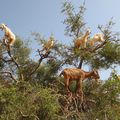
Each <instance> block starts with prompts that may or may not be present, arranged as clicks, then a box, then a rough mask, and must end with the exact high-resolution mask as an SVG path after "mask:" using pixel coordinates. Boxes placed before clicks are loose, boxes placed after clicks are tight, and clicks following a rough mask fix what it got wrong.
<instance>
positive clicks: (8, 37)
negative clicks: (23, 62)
mask: <svg viewBox="0 0 120 120" xmlns="http://www.w3.org/2000/svg"><path fill="white" fill-rule="evenodd" d="M0 29H1V30H4V32H5V34H4V37H3V44H5V45H6V47H7V50H8V51H10V48H11V46H12V45H13V44H14V42H15V35H14V33H13V32H12V31H11V29H10V28H8V27H7V25H5V24H1V25H0Z"/></svg>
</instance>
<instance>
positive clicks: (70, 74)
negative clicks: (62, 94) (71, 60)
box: [60, 68, 100, 96]
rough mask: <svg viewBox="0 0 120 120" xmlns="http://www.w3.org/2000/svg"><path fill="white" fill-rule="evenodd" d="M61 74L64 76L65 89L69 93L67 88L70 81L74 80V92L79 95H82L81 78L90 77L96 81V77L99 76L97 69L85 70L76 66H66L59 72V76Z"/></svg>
mask: <svg viewBox="0 0 120 120" xmlns="http://www.w3.org/2000/svg"><path fill="white" fill-rule="evenodd" d="M61 75H63V76H64V80H65V89H66V90H67V92H68V94H71V92H70V88H69V86H70V83H71V81H76V82H77V88H76V93H77V94H79V95H81V96H82V95H83V91H82V81H83V80H85V79H86V78H90V77H91V78H93V79H96V81H97V82H98V79H99V78H100V77H99V74H98V71H97V70H93V71H91V72H86V71H84V70H82V69H78V68H66V69H64V70H63V71H62V72H61V73H60V76H61Z"/></svg>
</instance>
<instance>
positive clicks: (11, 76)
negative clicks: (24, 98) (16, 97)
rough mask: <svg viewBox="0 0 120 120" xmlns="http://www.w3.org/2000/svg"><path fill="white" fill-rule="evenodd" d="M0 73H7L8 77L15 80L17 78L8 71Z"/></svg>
mask: <svg viewBox="0 0 120 120" xmlns="http://www.w3.org/2000/svg"><path fill="white" fill-rule="evenodd" d="M0 73H2V74H9V75H10V78H12V79H13V80H14V81H16V82H17V80H16V79H15V77H14V76H13V74H12V73H11V72H10V71H5V72H0Z"/></svg>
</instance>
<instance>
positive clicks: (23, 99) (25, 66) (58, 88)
mask: <svg viewBox="0 0 120 120" xmlns="http://www.w3.org/2000/svg"><path fill="white" fill-rule="evenodd" d="M85 10H86V8H85V3H83V5H81V6H80V7H79V9H78V11H77V10H76V9H75V8H74V6H73V5H72V2H67V1H66V2H64V3H63V6H62V13H63V14H64V15H65V19H64V20H63V24H65V34H66V37H67V36H68V37H71V39H72V40H73V41H72V43H71V45H65V44H63V43H60V42H59V41H58V40H56V39H55V43H54V47H53V48H52V49H51V50H50V51H49V52H47V53H46V52H45V51H41V50H42V48H43V44H45V43H47V40H48V39H45V38H43V37H42V36H41V35H40V34H39V33H33V40H36V41H37V43H38V44H39V49H38V50H36V51H37V56H35V60H34V59H32V58H33V54H32V55H31V49H30V48H29V42H25V41H23V40H22V39H21V38H19V37H17V39H16V42H15V44H14V46H12V48H11V51H10V53H9V52H8V51H7V50H6V47H5V46H4V45H3V46H2V47H1V48H0V55H1V56H0V73H1V74H0V119H1V120H97V119H98V120H119V119H120V79H119V78H118V76H117V73H116V72H113V73H111V75H110V77H109V78H108V80H106V81H102V80H100V83H97V82H95V81H94V80H93V79H91V78H90V79H86V80H85V81H84V82H83V93H84V96H83V103H82V104H81V103H80V102H81V101H80V97H76V96H75V92H76V82H72V84H71V85H70V90H71V91H72V92H73V96H72V99H70V98H69V97H68V96H67V95H66V91H65V87H64V79H63V78H62V77H59V73H60V71H61V69H63V68H65V67H66V66H68V67H71V66H72V67H77V68H82V67H83V66H84V65H87V66H88V67H89V68H91V69H93V68H96V69H98V71H99V70H100V69H106V70H107V69H109V68H110V67H113V65H116V66H117V65H120V39H119V33H114V32H113V31H112V27H113V25H114V23H113V21H112V19H111V20H110V21H109V22H108V23H107V24H106V25H98V29H99V31H100V32H101V33H102V34H104V39H105V41H104V42H103V43H100V44H97V45H95V46H93V47H90V46H88V45H87V48H86V49H81V48H80V49H76V48H75V47H74V40H75V38H77V37H80V36H81V35H83V34H84V33H85V31H86V29H87V28H89V27H87V26H86V24H85V20H84V13H85ZM30 56H32V57H30Z"/></svg>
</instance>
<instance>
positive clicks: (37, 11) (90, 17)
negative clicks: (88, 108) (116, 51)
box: [0, 0, 120, 79]
mask: <svg viewBox="0 0 120 120" xmlns="http://www.w3.org/2000/svg"><path fill="white" fill-rule="evenodd" d="M63 1H64V0H0V2H1V3H0V23H5V24H7V25H8V26H9V27H10V28H11V29H12V31H13V32H14V33H15V34H17V35H18V36H20V37H21V38H24V39H27V38H29V37H30V36H31V32H39V33H40V34H41V35H43V36H44V37H45V38H48V37H49V36H50V35H51V33H53V34H54V36H55V39H57V40H60V41H62V42H65V43H67V44H69V43H70V42H72V41H70V40H69V39H68V38H67V37H66V36H65V35H64V28H65V26H64V25H63V24H62V21H63V18H64V16H63V14H61V6H62V2H63ZM71 1H72V3H73V4H74V5H75V7H76V8H78V7H79V6H80V5H81V4H82V3H83V0H71ZM86 8H87V10H86V12H85V22H86V23H87V26H88V27H90V28H91V30H92V34H94V33H96V32H99V31H98V29H97V25H98V24H100V25H101V24H103V25H104V24H106V23H107V21H109V20H110V18H111V17H113V20H114V22H116V25H115V26H114V28H113V31H120V13H119V12H120V0H86ZM0 36H1V31H0ZM33 49H35V46H34V45H33ZM118 69H119V71H120V66H119V67H118ZM109 72H110V70H105V71H103V72H101V76H102V78H103V79H106V78H107V77H108V76H109ZM119 73H120V72H119Z"/></svg>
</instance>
